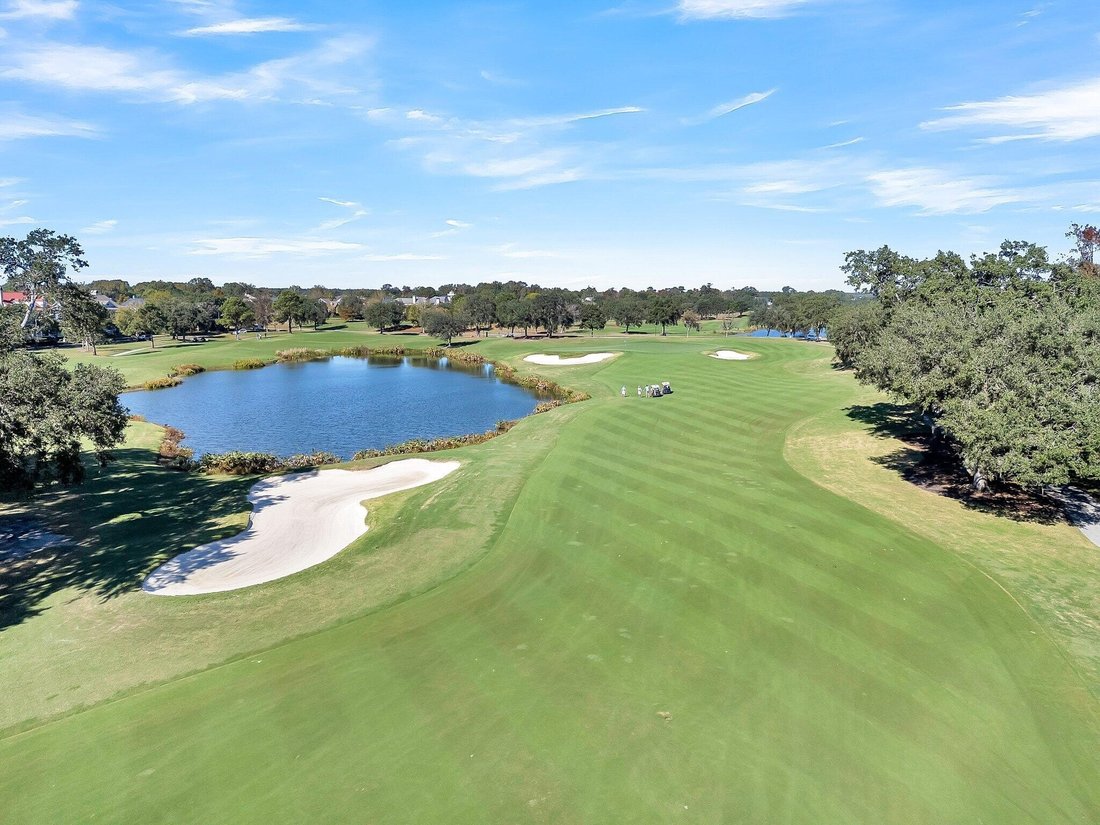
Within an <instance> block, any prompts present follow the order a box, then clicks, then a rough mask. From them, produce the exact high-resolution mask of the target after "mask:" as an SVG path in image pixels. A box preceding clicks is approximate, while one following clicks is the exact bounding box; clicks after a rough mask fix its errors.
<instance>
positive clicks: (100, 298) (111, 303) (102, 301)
mask: <svg viewBox="0 0 1100 825" xmlns="http://www.w3.org/2000/svg"><path fill="white" fill-rule="evenodd" d="M92 300H93V301H95V302H96V303H97V304H99V305H100V306H101V307H103V308H104V309H105V310H107V311H108V312H116V311H118V304H116V303H115V300H114V298H112V297H111V296H110V295H100V294H99V293H98V292H96V291H95V290H94V289H93V290H92Z"/></svg>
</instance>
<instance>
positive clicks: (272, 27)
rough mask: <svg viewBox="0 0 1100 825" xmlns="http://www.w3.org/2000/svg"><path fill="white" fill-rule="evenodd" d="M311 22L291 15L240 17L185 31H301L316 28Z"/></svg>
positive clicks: (249, 32)
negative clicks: (305, 21) (301, 20)
mask: <svg viewBox="0 0 1100 825" xmlns="http://www.w3.org/2000/svg"><path fill="white" fill-rule="evenodd" d="M315 28H317V26H314V25H312V24H310V23H300V22H298V21H297V20H294V19H292V18H290V17H240V18H238V19H236V20H226V21H225V22H222V23H211V24H210V25H208V26H196V27H195V28H193V29H188V30H187V31H185V32H184V34H186V35H191V36H196V35H227V34H228V35H233V34H265V33H267V32H301V31H310V30H311V29H315Z"/></svg>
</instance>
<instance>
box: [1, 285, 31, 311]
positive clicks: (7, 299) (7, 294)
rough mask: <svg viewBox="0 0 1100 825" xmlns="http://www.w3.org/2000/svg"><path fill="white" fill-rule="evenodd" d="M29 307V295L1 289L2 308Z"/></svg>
mask: <svg viewBox="0 0 1100 825" xmlns="http://www.w3.org/2000/svg"><path fill="white" fill-rule="evenodd" d="M17 304H21V305H23V306H26V305H27V293H25V292H12V291H10V290H4V289H0V306H6V307H10V306H15V305H17Z"/></svg>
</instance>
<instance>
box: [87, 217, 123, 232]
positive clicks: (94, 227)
mask: <svg viewBox="0 0 1100 825" xmlns="http://www.w3.org/2000/svg"><path fill="white" fill-rule="evenodd" d="M116 226H118V221H116V220H108V221H96V222H95V223H93V224H89V225H88V226H85V227H82V228H81V230H80V232H81V233H82V234H84V235H103V234H106V233H107V232H110V231H111V230H113V229H114V228H115V227H116Z"/></svg>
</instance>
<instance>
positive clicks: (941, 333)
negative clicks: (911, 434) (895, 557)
mask: <svg viewBox="0 0 1100 825" xmlns="http://www.w3.org/2000/svg"><path fill="white" fill-rule="evenodd" d="M847 260H848V261H849V264H851V262H861V263H860V264H859V266H858V267H850V269H851V271H850V275H849V282H850V283H852V285H853V286H856V287H857V288H858V289H860V290H862V291H866V292H867V293H869V295H870V296H871V297H870V299H869V300H867V301H864V302H858V303H855V304H852V305H850V306H847V307H844V308H842V309H841V310H839V311H837V312H835V313H834V314H833V316H832V318H831V321H830V325H829V334H830V339H831V340H832V341H833V343H834V345H835V346H836V352H837V360H838V361H840V362H841V363H842V364H844V365H847V366H850V367H852V368H853V369H854V370H855V373H856V375H857V377H858V378H859V379H860V380H862V381H864V382H866V383H869V384H872V385H874V386H876V387H878V388H880V389H883V390H886V391H888V392H890V393H892V394H894V395H895V396H897V397H899V398H901V399H903V400H904V401H906V402H907V403H909V404H911V405H913V406H914V407H915V408H916V409H917V410H918V411H919V412H920V413H921V414H923V415H924V416H926V417H927V418H928V419H929V420H930V421H932V422H933V423H934V425H935V426H936V427H937V428H938V430H939V431H941V432H942V433H943V434H944V437H945V438H946V439H947V441H948V443H949V445H950V446H951V448H952V449H953V450H954V451H955V452H956V453H957V455H958V456H959V459H960V460H961V462H962V465H963V466H964V467H965V469H966V471H967V472H968V473H969V475H970V478H971V481H972V484H973V486H974V487H975V488H976V489H985V488H986V487H987V486H988V484H989V483H990V482H994V483H998V482H1000V483H1005V482H1007V483H1015V484H1018V485H1021V486H1024V487H1028V488H1037V487H1042V486H1045V485H1058V484H1065V483H1067V482H1070V481H1074V480H1081V479H1097V478H1100V289H1097V286H1096V284H1097V281H1096V278H1095V277H1094V276H1092V274H1091V271H1090V270H1089V268H1088V267H1087V266H1082V265H1080V263H1079V264H1078V266H1077V267H1076V268H1074V267H1072V266H1067V265H1063V264H1058V263H1053V262H1051V261H1050V260H1049V258H1048V256H1047V252H1046V250H1045V249H1043V248H1042V247H1039V246H1036V245H1034V244H1029V243H1024V242H1015V241H1013V242H1009V241H1006V242H1005V243H1004V244H1002V245H1001V248H1000V249H999V250H998V251H997V252H994V253H989V254H987V255H981V256H973V257H972V258H971V259H970V260H969V261H966V260H964V259H963V258H962V257H961V256H959V255H955V254H953V253H944V252H941V253H939V254H937V255H936V256H935V257H933V258H929V259H926V260H917V259H913V258H907V257H905V256H901V255H898V254H897V253H894V252H893V251H892V250H890V249H889V248H888V247H883V248H882V249H880V250H877V251H876V252H875V253H866V252H862V251H861V252H857V253H850V254H849V256H848V259H847ZM871 261H875V262H878V263H875V264H874V265H871V264H870V263H869V262H871ZM883 262H885V263H883ZM869 273H872V274H873V275H874V277H871V276H870V275H869Z"/></svg>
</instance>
